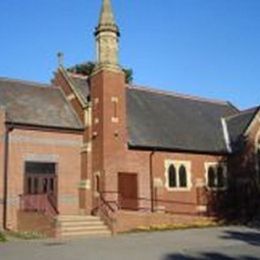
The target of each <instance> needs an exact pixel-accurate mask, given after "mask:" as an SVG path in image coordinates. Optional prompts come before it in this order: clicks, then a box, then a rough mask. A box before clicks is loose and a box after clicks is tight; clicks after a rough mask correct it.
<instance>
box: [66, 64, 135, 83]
mask: <svg viewBox="0 0 260 260" xmlns="http://www.w3.org/2000/svg"><path fill="white" fill-rule="evenodd" d="M94 68H95V63H94V62H92V61H89V62H86V63H82V64H76V65H75V66H73V67H70V68H68V69H67V70H68V71H69V72H74V73H77V74H81V75H84V76H89V75H91V73H92V72H93V70H94ZM122 70H123V72H124V73H125V82H126V83H132V82H133V70H132V69H127V68H122Z"/></svg>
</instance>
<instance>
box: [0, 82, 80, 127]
mask: <svg viewBox="0 0 260 260" xmlns="http://www.w3.org/2000/svg"><path fill="white" fill-rule="evenodd" d="M0 106H3V107H5V109H6V111H7V121H8V122H13V123H19V124H29V125H36V126H37V125H38V126H46V127H58V128H69V129H82V128H83V126H82V124H81V122H80V120H79V118H78V117H77V115H76V113H75V112H74V110H73V109H72V107H71V106H70V104H69V103H68V102H67V101H66V99H65V96H64V95H63V93H62V92H61V90H60V89H58V88H54V87H51V86H48V85H41V84H38V83H32V82H27V81H19V80H11V79H6V78H0Z"/></svg>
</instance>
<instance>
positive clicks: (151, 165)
mask: <svg viewBox="0 0 260 260" xmlns="http://www.w3.org/2000/svg"><path fill="white" fill-rule="evenodd" d="M154 154H155V150H153V151H152V152H151V153H150V156H149V159H150V160H149V168H150V192H151V212H154V185H153V156H154Z"/></svg>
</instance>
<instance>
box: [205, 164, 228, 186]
mask: <svg viewBox="0 0 260 260" xmlns="http://www.w3.org/2000/svg"><path fill="white" fill-rule="evenodd" d="M205 168H206V181H207V186H208V188H210V189H226V188H227V169H226V165H224V164H218V163H206V164H205Z"/></svg>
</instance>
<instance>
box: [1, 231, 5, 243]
mask: <svg viewBox="0 0 260 260" xmlns="http://www.w3.org/2000/svg"><path fill="white" fill-rule="evenodd" d="M6 241H7V240H6V237H5V236H4V234H2V233H0V243H1V242H6Z"/></svg>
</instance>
